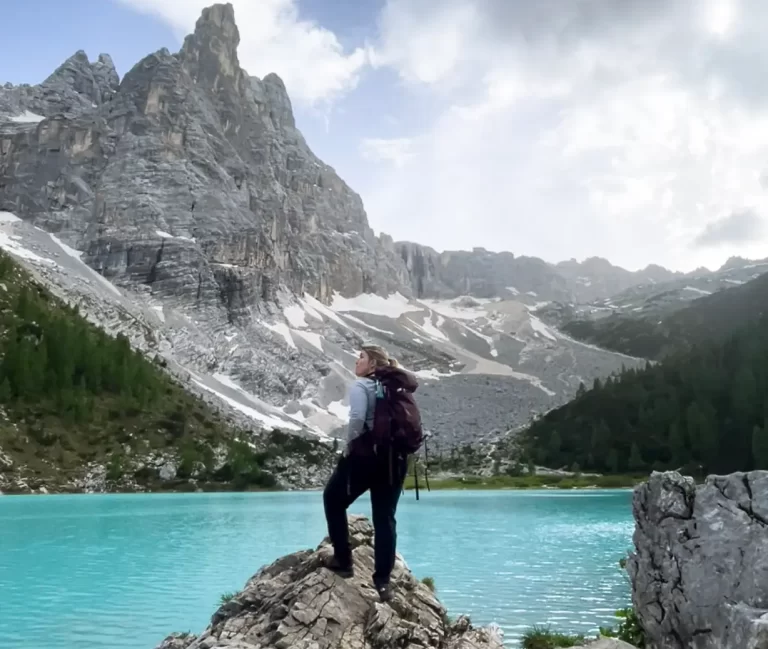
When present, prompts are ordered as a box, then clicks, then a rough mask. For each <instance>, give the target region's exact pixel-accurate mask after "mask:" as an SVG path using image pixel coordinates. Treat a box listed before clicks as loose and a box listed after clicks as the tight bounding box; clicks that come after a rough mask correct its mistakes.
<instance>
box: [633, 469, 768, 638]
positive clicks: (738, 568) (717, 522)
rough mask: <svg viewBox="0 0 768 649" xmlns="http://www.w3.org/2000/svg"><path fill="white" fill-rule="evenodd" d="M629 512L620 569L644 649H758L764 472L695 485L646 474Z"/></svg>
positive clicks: (765, 576) (767, 541) (763, 632)
mask: <svg viewBox="0 0 768 649" xmlns="http://www.w3.org/2000/svg"><path fill="white" fill-rule="evenodd" d="M633 513H634V517H635V521H636V528H635V534H634V544H635V552H634V553H633V554H632V555H631V556H630V557H629V560H628V565H627V569H628V572H629V575H630V577H631V580H632V600H633V605H634V608H635V611H636V612H637V616H638V619H639V621H640V623H641V625H642V627H643V629H644V630H645V635H646V639H647V644H646V646H647V647H648V649H759V648H763V647H767V646H768V554H767V553H766V550H765V549H766V547H768V471H753V472H750V473H734V474H731V475H727V476H710V477H708V478H707V480H706V482H705V483H704V484H701V485H698V486H697V485H695V483H694V481H693V480H692V479H691V478H688V477H683V476H681V475H680V474H679V473H676V472H667V473H653V474H652V475H651V477H650V479H649V480H648V482H647V483H644V484H643V485H641V486H640V487H638V488H637V489H636V491H635V494H634V500H633Z"/></svg>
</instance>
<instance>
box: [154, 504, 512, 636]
mask: <svg viewBox="0 0 768 649" xmlns="http://www.w3.org/2000/svg"><path fill="white" fill-rule="evenodd" d="M350 537H351V542H352V547H353V555H354V562H355V577H354V578H353V579H349V580H345V579H342V578H340V577H338V576H336V575H335V574H333V573H332V572H330V571H329V570H327V569H326V568H324V567H323V565H324V562H325V561H326V560H327V559H328V558H329V557H330V556H331V554H332V549H331V547H330V545H329V544H328V541H327V539H326V540H325V541H323V543H321V544H320V546H319V547H318V548H317V549H316V550H314V551H312V550H305V551H302V552H297V553H295V554H291V555H288V556H285V557H283V558H281V559H278V560H277V561H276V562H275V563H273V564H272V565H270V566H267V567H264V568H262V569H261V570H259V572H258V573H256V575H254V576H253V577H252V578H251V579H250V581H249V582H248V583H247V584H246V586H245V589H244V590H243V591H242V592H241V593H239V594H238V595H237V596H236V597H235V598H234V599H232V600H231V601H229V602H228V603H226V604H224V605H223V606H222V607H221V608H220V609H219V610H218V611H216V613H215V614H214V616H213V618H212V620H211V624H210V626H209V627H208V628H207V629H206V630H205V631H204V632H203V633H202V635H200V636H199V637H195V636H192V635H189V634H183V635H172V636H170V637H168V638H167V639H166V640H165V641H164V642H163V643H162V644H160V645H159V646H158V648H157V649H223V648H224V647H227V648H230V649H267V648H274V649H332V648H339V649H377V648H381V649H384V648H385V647H386V648H388V647H412V648H413V649H416V648H417V647H440V648H445V649H501V647H502V643H501V634H500V632H498V631H496V630H492V629H474V628H472V625H471V624H470V622H469V619H468V618H466V617H459V618H458V619H457V620H456V621H455V622H453V623H451V622H450V621H449V620H448V617H447V615H446V610H445V608H444V607H443V605H442V604H440V602H438V601H437V599H436V598H435V596H434V595H433V594H432V591H431V590H430V589H429V588H428V587H427V586H425V585H424V584H422V583H421V582H419V581H418V580H416V578H415V577H414V576H413V575H412V574H411V572H410V571H409V570H408V568H407V567H406V566H405V564H404V563H403V561H402V559H401V558H400V557H398V560H397V563H396V565H395V570H394V572H393V574H392V585H393V595H394V597H393V599H392V601H391V602H389V603H387V604H382V603H381V602H380V601H379V598H378V596H377V594H376V592H375V591H374V589H373V586H372V573H373V527H372V526H371V525H370V523H369V522H368V521H367V520H366V519H365V518H364V517H362V516H351V517H350Z"/></svg>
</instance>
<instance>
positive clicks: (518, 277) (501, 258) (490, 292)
mask: <svg viewBox="0 0 768 649" xmlns="http://www.w3.org/2000/svg"><path fill="white" fill-rule="evenodd" d="M395 249H396V250H397V252H398V254H399V255H400V257H401V259H402V260H403V262H404V263H405V267H406V268H407V270H408V280H409V284H410V286H411V287H412V289H413V291H414V294H415V295H416V296H417V297H422V298H452V297H457V296H460V295H471V296H474V297H479V298H492V297H512V296H517V295H529V296H530V297H531V298H538V299H543V300H564V301H568V300H571V299H573V295H572V293H571V291H570V289H569V287H568V282H567V281H566V279H565V278H564V277H563V276H562V275H560V274H559V273H558V272H557V271H556V270H555V269H553V268H552V267H550V266H549V265H548V264H547V263H546V262H544V261H542V260H541V259H536V258H535V257H516V256H515V255H514V254H512V253H511V252H501V253H495V252H489V251H487V250H485V249H483V248H475V249H474V250H471V251H464V250H460V251H451V252H443V253H438V252H436V251H435V250H433V249H432V248H428V247H426V246H421V245H419V244H415V243H409V242H398V243H396V244H395Z"/></svg>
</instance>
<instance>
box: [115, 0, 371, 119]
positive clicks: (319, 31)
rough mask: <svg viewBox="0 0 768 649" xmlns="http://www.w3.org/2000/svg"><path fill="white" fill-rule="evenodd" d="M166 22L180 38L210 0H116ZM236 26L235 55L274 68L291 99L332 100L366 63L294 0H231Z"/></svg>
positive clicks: (255, 69)
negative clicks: (303, 15)
mask: <svg viewBox="0 0 768 649" xmlns="http://www.w3.org/2000/svg"><path fill="white" fill-rule="evenodd" d="M119 1H120V2H122V3H123V4H126V5H128V6H131V7H133V8H135V9H137V10H139V11H142V12H145V13H150V14H154V15H156V16H159V17H160V18H161V19H163V20H164V21H166V22H167V23H168V24H170V25H171V26H172V27H173V28H174V29H175V30H176V32H177V33H178V35H179V37H180V38H182V37H183V36H185V35H186V34H188V33H190V32H191V31H193V30H194V26H195V22H196V21H197V19H198V18H199V17H200V14H201V12H202V10H203V9H204V8H205V7H207V6H209V5H210V4H211V1H210V0H119ZM230 2H231V3H232V5H233V7H234V9H235V20H236V21H237V26H238V29H239V30H240V47H239V48H238V55H239V58H240V64H241V65H242V66H243V68H245V70H246V71H247V72H248V73H249V74H251V75H255V76H258V77H264V76H265V75H267V74H268V73H270V72H275V73H277V74H278V75H279V76H280V77H281V78H282V79H283V81H285V84H286V86H287V88H288V92H289V93H290V95H291V99H292V100H294V101H297V102H299V103H302V104H305V105H316V104H319V103H323V102H328V101H332V100H334V99H336V98H338V97H339V96H340V95H343V94H344V93H346V92H348V91H349V90H351V89H352V88H354V87H355V85H356V84H357V81H358V78H359V75H360V73H361V71H362V70H363V68H364V67H365V66H366V64H367V58H368V55H367V53H366V51H365V50H364V49H363V48H357V49H355V50H354V51H352V52H345V51H344V49H343V47H342V46H341V43H340V42H339V40H338V38H337V37H336V35H335V34H334V33H333V32H331V31H329V30H328V29H325V28H323V27H322V26H320V25H317V24H315V23H313V22H311V21H308V20H304V19H302V18H301V17H300V16H299V12H298V8H297V1H296V0H230Z"/></svg>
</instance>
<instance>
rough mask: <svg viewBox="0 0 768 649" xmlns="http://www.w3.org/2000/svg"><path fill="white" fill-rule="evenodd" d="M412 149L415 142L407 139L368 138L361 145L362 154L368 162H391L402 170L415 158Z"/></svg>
mask: <svg viewBox="0 0 768 649" xmlns="http://www.w3.org/2000/svg"><path fill="white" fill-rule="evenodd" d="M412 147H413V141H412V140H411V139H410V138H407V137H400V138H392V139H384V138H366V139H364V140H363V142H362V144H361V145H360V154H361V155H362V156H363V158H365V159H366V160H372V161H374V162H390V163H392V164H393V165H394V166H395V167H398V168H400V167H403V166H405V164H406V163H407V162H408V161H409V160H410V159H411V158H412V157H413V152H412Z"/></svg>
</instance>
